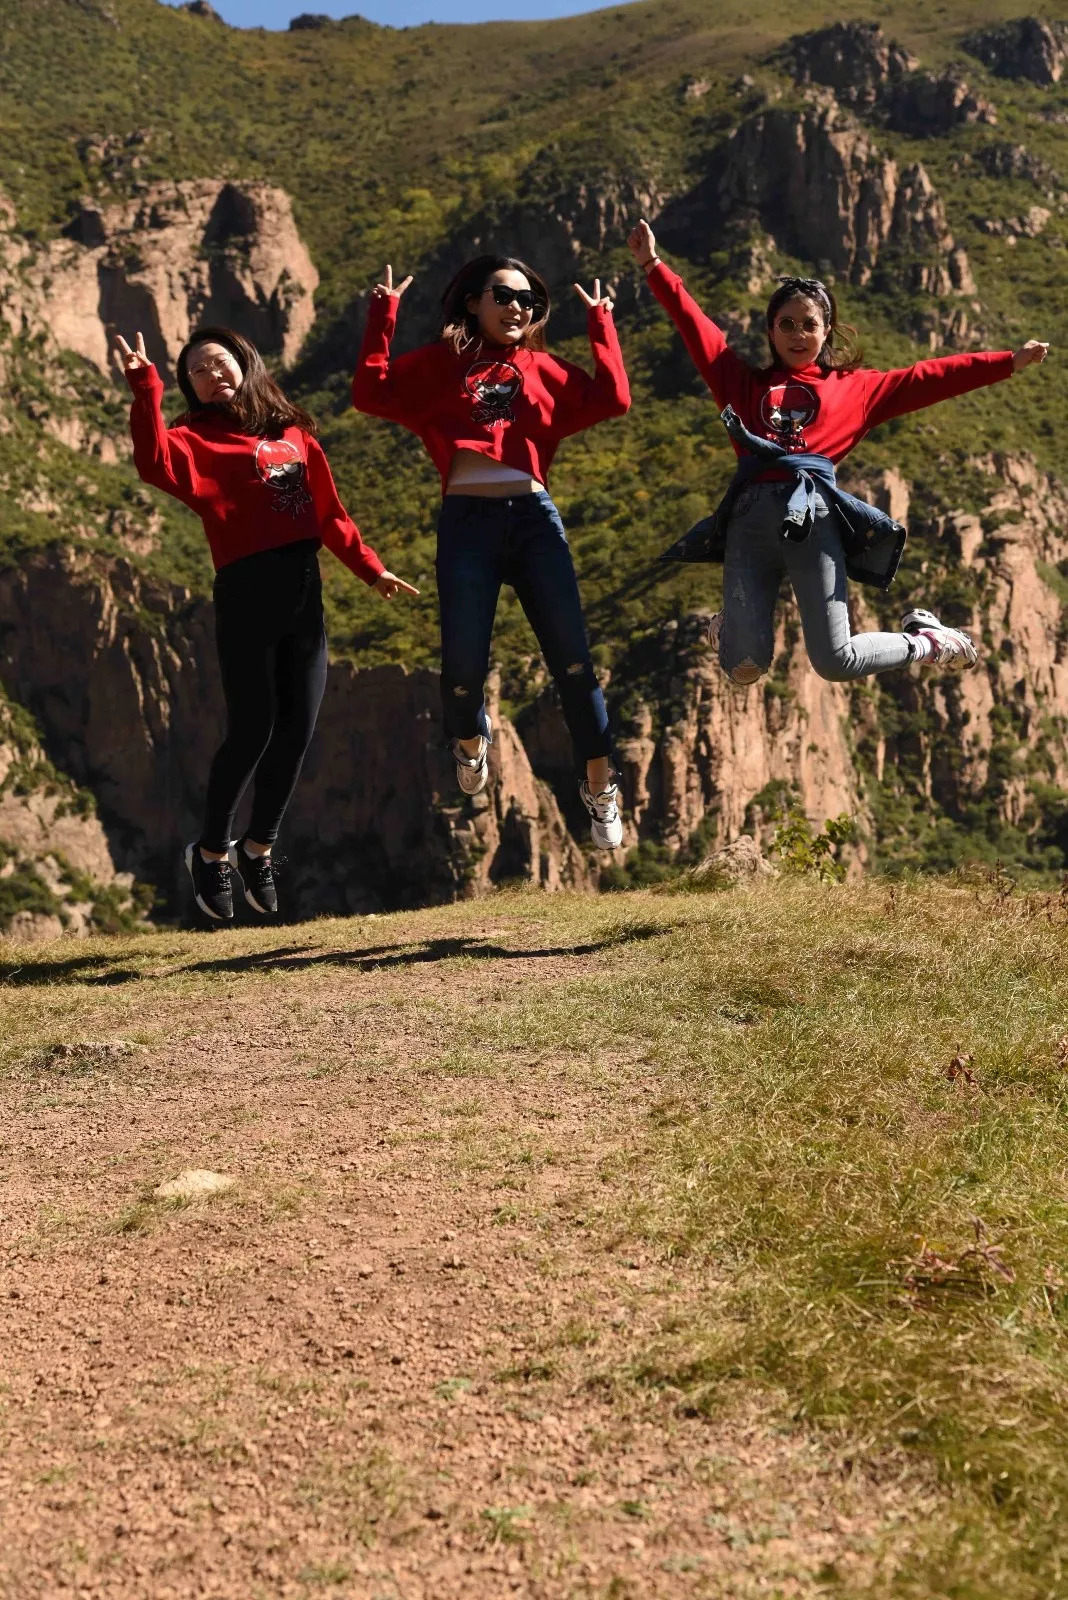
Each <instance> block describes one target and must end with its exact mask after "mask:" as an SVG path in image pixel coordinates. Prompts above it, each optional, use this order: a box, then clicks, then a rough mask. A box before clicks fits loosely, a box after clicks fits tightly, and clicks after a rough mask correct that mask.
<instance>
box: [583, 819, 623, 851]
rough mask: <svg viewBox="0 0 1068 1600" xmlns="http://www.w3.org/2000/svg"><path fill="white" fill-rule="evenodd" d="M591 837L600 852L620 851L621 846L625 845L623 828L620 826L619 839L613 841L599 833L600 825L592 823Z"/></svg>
mask: <svg viewBox="0 0 1068 1600" xmlns="http://www.w3.org/2000/svg"><path fill="white" fill-rule="evenodd" d="M590 837H591V838H592V839H593V842H594V844H595V845H596V846H597V848H598V850H618V849H619V847H620V845H621V844H622V843H623V828H622V826H620V829H619V838H618V839H613V838H608V837H606V836H605V835H604V834H603V833H600V832H598V824H596V823H591V825H590Z"/></svg>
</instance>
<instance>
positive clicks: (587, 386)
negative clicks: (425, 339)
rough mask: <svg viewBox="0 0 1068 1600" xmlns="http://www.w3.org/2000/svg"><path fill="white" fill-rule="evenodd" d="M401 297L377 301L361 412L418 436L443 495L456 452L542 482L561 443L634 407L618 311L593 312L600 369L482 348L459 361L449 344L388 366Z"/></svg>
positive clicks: (358, 392) (358, 391) (363, 359)
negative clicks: (489, 460) (485, 459)
mask: <svg viewBox="0 0 1068 1600" xmlns="http://www.w3.org/2000/svg"><path fill="white" fill-rule="evenodd" d="M398 303H399V302H398V297H397V296H396V295H390V296H389V298H388V299H387V298H385V297H382V296H379V295H373V296H372V297H371V302H370V305H369V307H368V311H367V328H366V331H365V333H364V336H363V347H362V349H361V350H360V359H359V361H358V362H357V363H356V372H355V374H354V376H353V379H352V403H353V405H354V406H355V407H356V410H357V411H366V412H368V413H369V414H370V415H371V416H372V417H385V419H386V420H387V421H388V422H399V423H401V424H402V425H403V426H404V427H405V428H408V429H410V431H411V432H412V433H415V434H418V436H419V438H420V439H422V441H423V443H424V444H425V445H426V448H427V450H428V451H429V452H430V457H431V460H432V461H433V463H434V465H435V466H436V467H437V469H438V471H439V472H440V473H441V486H442V488H443V489H444V487H445V485H446V484H447V482H448V478H449V468H450V467H451V466H452V458H453V456H454V455H455V453H456V451H457V450H475V451H477V452H478V453H479V454H480V455H484V456H490V457H492V459H493V460H494V461H502V462H504V464H505V465H506V466H509V467H515V469H516V470H517V471H519V472H529V473H530V476H531V477H532V478H536V479H537V480H538V482H539V483H544V482H545V481H546V479H547V477H548V474H549V467H550V465H551V463H552V459H553V456H554V455H555V454H556V448H557V445H558V444H559V443H560V440H561V439H566V438H567V436H568V435H569V434H572V433H581V431H582V429H583V428H590V427H592V426H593V424H594V423H595V422H603V421H604V420H605V419H606V418H607V417H621V416H622V415H623V413H624V412H625V411H626V410H627V409H628V408H629V406H630V386H629V385H628V383H627V374H626V371H625V369H624V366H623V354H622V351H621V350H620V348H619V339H618V338H617V336H616V329H615V323H614V322H613V320H612V314H611V312H610V311H606V310H604V308H603V307H600V306H594V307H592V308H591V309H590V312H589V335H590V347H591V349H592V350H593V359H594V366H595V371H594V374H593V377H592V378H591V377H590V375H589V373H588V372H585V371H583V369H582V368H581V367H576V366H574V365H572V363H571V362H570V361H561V360H560V358H559V356H552V355H549V354H548V353H547V352H546V351H543V350H542V351H538V350H511V349H501V348H500V347H498V346H496V345H486V344H484V345H474V346H473V347H472V348H471V350H469V351H465V352H464V354H463V355H459V356H458V355H456V353H455V352H454V351H453V350H452V348H451V347H450V346H449V345H448V344H446V343H445V341H444V340H443V339H439V340H437V342H436V343H434V344H427V345H423V346H422V347H421V348H420V349H418V350H412V351H410V352H409V354H407V355H403V356H398V357H397V359H396V360H395V361H391V360H390V355H389V345H390V340H391V339H392V337H393V330H394V328H395V327H396V325H397V306H398Z"/></svg>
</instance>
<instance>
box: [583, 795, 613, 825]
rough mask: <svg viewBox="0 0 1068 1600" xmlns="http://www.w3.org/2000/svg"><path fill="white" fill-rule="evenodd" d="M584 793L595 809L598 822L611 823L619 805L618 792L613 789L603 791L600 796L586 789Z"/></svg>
mask: <svg viewBox="0 0 1068 1600" xmlns="http://www.w3.org/2000/svg"><path fill="white" fill-rule="evenodd" d="M586 793H587V794H588V795H589V797H590V801H591V802H592V804H593V805H594V807H595V808H596V811H597V820H598V822H611V821H613V820H614V814H615V813H616V812H617V810H618V805H619V790H618V789H615V788H613V789H611V790H608V789H604V790H602V792H601V793H600V794H594V792H593V790H592V789H590V788H589V787H587V790H586Z"/></svg>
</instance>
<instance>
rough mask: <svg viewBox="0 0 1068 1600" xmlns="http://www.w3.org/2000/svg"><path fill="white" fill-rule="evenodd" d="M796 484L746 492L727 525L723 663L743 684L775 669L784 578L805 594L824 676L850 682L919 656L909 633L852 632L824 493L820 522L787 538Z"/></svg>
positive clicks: (803, 607)
mask: <svg viewBox="0 0 1068 1600" xmlns="http://www.w3.org/2000/svg"><path fill="white" fill-rule="evenodd" d="M789 494H790V485H789V484H786V483H755V484H750V485H749V486H748V487H747V488H745V489H742V490H741V492H740V493H739V495H738V498H737V499H736V500H735V502H734V507H733V510H732V514H731V520H730V522H729V524H728V526H727V548H726V554H725V557H724V562H723V623H722V627H721V630H720V638H719V659H720V665H721V666H722V668H723V670H724V672H726V673H727V674H728V675H729V676H730V677H731V678H732V679H733V680H734V682H735V683H741V684H746V683H755V682H756V680H757V679H758V678H759V677H761V676H762V675H763V674H764V673H765V672H767V670H768V668H769V667H770V666H771V659H772V655H773V653H774V649H775V602H776V600H777V599H778V597H779V589H780V587H781V585H782V579H783V575H784V574H785V575H787V576H788V577H789V579H790V583H791V584H792V586H793V591H794V595H795V596H796V598H797V606H798V610H799V611H800V613H801V626H802V628H803V629H804V632H805V648H806V649H807V651H808V658H809V660H810V661H811V663H812V665H813V667H814V668H815V670H816V671H817V672H818V673H819V675H820V677H821V678H831V679H833V680H835V681H836V682H844V681H846V680H847V679H849V678H864V677H867V676H868V674H869V673H872V672H886V671H888V670H889V669H890V668H891V667H903V666H904V665H905V663H906V662H907V661H909V660H911V659H912V652H911V649H910V646H909V640H908V636H907V635H906V634H904V633H852V632H851V630H850V626H849V608H848V606H847V605H846V582H847V579H846V570H845V556H844V553H843V550H842V540H841V537H840V536H839V533H838V528H837V525H836V521H835V518H834V517H832V516H831V515H830V513H829V511H828V508H827V503H826V501H825V500H824V499H823V497H822V496H821V495H819V494H817V496H816V520H815V522H814V524H813V527H812V531H811V533H810V534H809V536H808V538H807V539H805V540H803V541H802V542H801V543H796V542H795V541H793V540H791V539H784V538H783V536H782V522H783V517H784V516H785V514H786V502H787V499H788V498H789Z"/></svg>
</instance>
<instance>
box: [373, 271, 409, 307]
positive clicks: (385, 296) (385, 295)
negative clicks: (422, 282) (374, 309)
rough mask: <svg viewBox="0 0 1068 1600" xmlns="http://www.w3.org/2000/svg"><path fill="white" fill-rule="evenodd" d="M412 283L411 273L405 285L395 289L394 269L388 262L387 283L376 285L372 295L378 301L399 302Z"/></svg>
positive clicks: (399, 285)
mask: <svg viewBox="0 0 1068 1600" xmlns="http://www.w3.org/2000/svg"><path fill="white" fill-rule="evenodd" d="M411 281H412V275H411V273H410V272H409V274H408V276H407V277H406V278H405V280H404V282H403V283H398V285H397V287H396V288H394V287H393V268H392V267H391V266H390V265H389V263H388V262H387V263H386V276H385V281H384V282H383V283H376V284H375V286H374V288H373V289H372V290H371V293H372V294H373V295H374V297H375V299H376V300H390V299H392V300H399V299H400V297H401V295H402V294H403V293H404V291H405V289H407V287H408V285H409V284H410V283H411Z"/></svg>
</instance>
